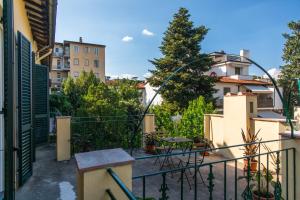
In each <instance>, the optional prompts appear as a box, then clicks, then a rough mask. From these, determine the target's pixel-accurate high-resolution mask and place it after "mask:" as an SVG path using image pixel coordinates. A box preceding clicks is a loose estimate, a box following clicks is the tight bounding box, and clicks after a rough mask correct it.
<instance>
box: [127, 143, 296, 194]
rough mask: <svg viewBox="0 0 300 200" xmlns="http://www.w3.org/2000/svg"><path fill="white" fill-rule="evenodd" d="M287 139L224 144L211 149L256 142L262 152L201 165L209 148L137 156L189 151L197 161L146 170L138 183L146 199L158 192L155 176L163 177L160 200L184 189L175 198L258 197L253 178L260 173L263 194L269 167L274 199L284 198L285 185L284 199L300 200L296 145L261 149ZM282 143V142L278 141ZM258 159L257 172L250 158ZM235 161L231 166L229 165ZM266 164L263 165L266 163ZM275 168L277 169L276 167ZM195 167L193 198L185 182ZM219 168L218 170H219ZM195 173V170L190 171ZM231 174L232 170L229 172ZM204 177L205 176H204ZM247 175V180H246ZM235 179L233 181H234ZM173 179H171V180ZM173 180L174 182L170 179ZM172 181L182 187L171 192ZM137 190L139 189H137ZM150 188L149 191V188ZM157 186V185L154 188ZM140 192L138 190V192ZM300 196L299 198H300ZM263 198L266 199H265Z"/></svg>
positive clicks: (137, 179)
mask: <svg viewBox="0 0 300 200" xmlns="http://www.w3.org/2000/svg"><path fill="white" fill-rule="evenodd" d="M285 140H289V139H282V140H269V141H260V142H253V143H248V144H238V145H232V146H224V147H219V148H211V149H210V150H211V151H213V152H215V151H222V150H223V151H224V150H229V149H230V148H239V147H245V146H247V145H253V144H257V145H258V154H256V155H254V156H241V157H237V158H231V159H226V158H222V159H220V160H217V161H209V162H204V163H201V164H197V162H196V158H197V156H198V155H199V154H203V153H204V152H206V151H207V149H203V150H195V151H189V152H178V153H172V154H161V155H150V156H142V157H137V158H136V163H137V162H145V160H147V159H160V158H163V159H164V158H167V157H173V156H184V155H187V154H192V155H194V156H193V157H194V158H195V162H194V163H195V164H194V165H189V166H186V167H178V166H177V167H172V168H169V169H166V170H157V171H151V172H147V173H143V174H142V175H136V176H134V177H133V180H134V181H139V182H138V183H137V184H136V185H138V186H139V187H140V185H141V187H142V189H141V190H138V191H139V192H138V193H139V194H138V195H141V196H142V199H147V196H149V195H147V193H151V196H153V194H154V192H153V191H149V188H148V187H146V183H147V180H149V179H150V180H151V178H152V183H153V178H154V177H156V178H157V177H159V176H160V178H158V179H157V180H161V182H160V183H158V182H155V184H157V185H160V188H157V192H156V193H155V197H156V198H158V199H159V200H167V199H174V195H173V196H172V198H171V196H170V195H172V192H174V191H176V190H177V191H180V192H179V195H178V196H176V198H175V199H177V198H178V199H198V198H200V199H251V200H252V199H255V198H253V191H252V190H251V187H252V181H253V180H252V179H253V178H254V177H253V176H254V175H256V178H257V179H258V181H257V188H258V189H257V192H258V193H260V192H261V191H260V190H261V188H262V187H261V186H262V185H261V184H262V180H263V178H264V176H263V173H262V172H263V170H265V171H264V172H267V174H268V175H269V173H270V174H271V173H272V175H274V177H275V178H274V179H273V181H274V182H273V183H274V186H273V187H274V188H273V189H271V186H270V184H267V186H266V190H267V191H266V192H267V193H268V194H269V193H270V192H271V193H272V194H273V195H274V199H276V200H277V199H278V200H279V199H281V197H282V195H283V194H282V188H283V187H285V190H286V192H285V196H284V199H290V198H291V197H292V198H291V199H294V200H296V199H297V198H296V178H295V177H296V166H295V165H296V158H295V148H285V149H278V150H274V151H271V150H270V149H269V150H268V151H266V152H263V153H262V152H261V145H265V144H266V143H271V142H278V143H279V142H284V141H285ZM278 145H279V144H278ZM290 154H292V156H289V155H290ZM280 156H285V166H282V164H280V162H279V161H280ZM262 157H263V158H264V159H266V161H262V160H261V158H262ZM253 158H255V159H257V163H258V165H257V168H258V169H257V170H256V173H254V172H255V171H251V169H250V161H251V160H252V159H253ZM271 158H273V159H275V166H273V167H272V166H271V167H270V162H271V161H270V159H271ZM241 160H246V161H247V163H248V167H247V169H242V170H241V169H239V168H238V165H240V164H239V161H241ZM289 162H291V163H292V165H293V166H292V169H293V170H292V171H289ZM229 164H231V165H229ZM262 164H263V165H262ZM218 165H221V168H223V170H222V169H221V170H220V168H217V166H218ZM232 165H233V167H234V172H233V176H229V175H228V173H229V172H228V168H229V167H228V166H232ZM280 167H282V168H283V167H284V168H285V178H286V182H285V185H281V183H280V177H282V176H283V175H282V174H281V173H282V169H281V168H280ZM203 168H206V171H207V172H208V173H207V174H206V175H205V176H204V175H201V174H199V175H198V174H197V172H198V170H200V169H203ZM272 168H273V170H272ZM192 169H193V170H194V173H193V177H194V179H193V181H194V183H193V189H191V190H190V192H193V197H191V194H190V193H189V194H188V195H187V196H185V195H186V193H185V192H184V191H186V188H185V189H184V187H185V185H184V178H183V177H184V176H185V173H186V172H187V170H188V171H190V170H192ZM217 170H218V171H217ZM238 170H241V171H242V172H240V173H239V174H241V173H242V174H243V176H238ZM220 171H223V177H222V179H223V180H221V181H220V180H216V172H218V173H220ZM174 173H177V174H178V176H179V179H178V180H179V182H177V183H178V184H174V182H172V183H168V179H167V176H168V175H171V176H173V174H174ZM190 173H191V171H190ZM229 174H230V173H229ZM199 176H201V179H202V181H203V178H204V179H205V178H206V183H204V181H203V183H204V185H203V186H204V187H205V188H206V192H207V193H206V195H204V193H201V194H199V191H198V190H199V188H198V179H197V177H199ZM202 176H203V178H202ZM219 178H220V177H219ZM242 178H244V180H243V179H242ZM229 179H231V182H232V184H231V185H230V187H233V188H231V189H233V190H231V192H229V191H228V188H229V186H228V185H227V183H228V182H229V181H230V180H229ZM232 179H233V180H232ZM169 181H170V179H169ZM170 182H171V181H170ZM169 184H170V185H171V187H178V189H175V190H174V189H173V191H171V190H170V189H171V187H170V186H169ZM220 184H221V185H222V184H223V186H221V185H220ZM241 186H243V188H240V187H241ZM290 187H292V188H293V194H292V195H290V194H289V188H290ZM134 189H135V188H134ZM147 189H148V190H147ZM152 189H153V188H152ZM202 192H203V188H202ZM134 193H136V192H134ZM298 198H299V197H298ZM258 199H260V197H258ZM261 199H262V198H261Z"/></svg>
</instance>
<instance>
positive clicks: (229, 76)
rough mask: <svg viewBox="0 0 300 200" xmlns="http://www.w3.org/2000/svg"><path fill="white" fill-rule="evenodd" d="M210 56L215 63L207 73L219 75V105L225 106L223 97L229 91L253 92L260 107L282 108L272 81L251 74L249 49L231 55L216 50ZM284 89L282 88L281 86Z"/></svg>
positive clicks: (216, 94) (217, 83)
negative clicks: (248, 59)
mask: <svg viewBox="0 0 300 200" xmlns="http://www.w3.org/2000/svg"><path fill="white" fill-rule="evenodd" d="M210 56H211V57H212V58H213V60H214V62H215V64H214V65H213V66H212V67H211V69H210V70H209V71H208V72H207V73H206V75H209V76H214V77H217V82H216V84H215V89H217V92H216V93H215V94H214V97H215V98H217V106H218V107H221V108H222V106H223V97H224V95H226V94H227V93H238V92H251V93H253V94H256V95H257V106H258V109H276V110H281V109H282V103H281V101H280V98H279V96H278V93H277V92H276V91H275V90H274V86H273V85H272V83H271V82H270V81H267V80H266V79H265V80H261V79H256V78H255V77H254V76H252V75H250V74H249V67H250V65H251V63H250V62H249V61H247V59H246V58H250V52H249V50H241V51H240V56H234V55H229V54H226V53H224V52H214V53H211V54H210ZM280 90H281V91H282V89H281V88H280Z"/></svg>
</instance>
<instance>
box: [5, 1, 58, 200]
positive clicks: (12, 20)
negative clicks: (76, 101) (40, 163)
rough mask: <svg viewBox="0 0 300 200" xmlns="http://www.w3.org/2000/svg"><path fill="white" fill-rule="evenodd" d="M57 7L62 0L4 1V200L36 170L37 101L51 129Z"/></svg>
mask: <svg viewBox="0 0 300 200" xmlns="http://www.w3.org/2000/svg"><path fill="white" fill-rule="evenodd" d="M56 7H57V0H0V18H1V23H0V111H1V112H0V199H2V197H3V196H4V199H7V200H10V199H14V190H15V189H16V188H18V187H20V186H21V185H22V184H24V183H25V182H26V181H27V180H28V179H29V178H30V176H31V175H32V162H33V161H34V145H35V134H37V133H38V132H36V131H37V130H38V128H36V124H35V122H40V121H39V119H37V118H36V115H35V114H36V112H35V111H36V109H37V106H36V105H41V107H42V109H41V110H40V111H41V112H42V113H41V114H42V115H40V116H41V117H42V118H43V119H45V120H44V121H43V122H42V123H43V124H46V126H45V127H44V128H47V124H48V122H47V119H48V116H47V112H48V106H47V104H48V103H47V102H48V96H47V93H48V83H49V80H48V68H49V67H48V66H49V63H50V61H51V58H50V57H51V53H52V48H53V44H54V41H55V39H54V36H55V22H56ZM3 72H4V73H3ZM37 74H43V75H44V76H43V75H42V76H41V75H40V76H39V77H37ZM37 88H38V89H39V92H37V90H36V89H37ZM37 93H38V95H36V94H37ZM40 103H41V104H40ZM2 108H3V109H2ZM40 119H41V118H40ZM44 130H45V129H44ZM44 130H43V131H44ZM4 144H5V145H4ZM3 150H4V151H3Z"/></svg>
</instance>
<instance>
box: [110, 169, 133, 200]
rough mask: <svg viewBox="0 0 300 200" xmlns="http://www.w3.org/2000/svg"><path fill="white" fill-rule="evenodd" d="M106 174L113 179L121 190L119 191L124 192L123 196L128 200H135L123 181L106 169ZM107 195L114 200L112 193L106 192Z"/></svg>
mask: <svg viewBox="0 0 300 200" xmlns="http://www.w3.org/2000/svg"><path fill="white" fill-rule="evenodd" d="M107 173H108V174H109V175H110V176H111V177H112V178H113V180H114V181H115V182H116V183H117V184H118V186H119V187H120V188H121V190H122V191H123V192H124V194H125V195H126V196H127V198H128V199H129V200H137V199H136V197H135V196H134V195H133V193H132V192H131V191H130V190H129V189H128V188H127V187H126V185H125V184H124V183H123V181H122V180H121V179H120V178H119V176H118V175H117V174H116V173H115V172H114V171H113V170H112V169H111V168H108V169H107ZM108 195H109V196H110V198H111V199H112V200H113V199H115V197H114V195H113V194H112V192H110V193H109V192H108Z"/></svg>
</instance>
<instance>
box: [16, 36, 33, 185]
mask: <svg viewBox="0 0 300 200" xmlns="http://www.w3.org/2000/svg"><path fill="white" fill-rule="evenodd" d="M31 63H32V61H31V45H30V42H29V41H28V40H27V39H26V38H25V37H24V36H23V35H22V34H21V33H20V32H18V138H19V141H18V144H19V151H18V158H19V163H18V166H19V168H18V169H19V170H18V172H19V185H20V186H21V185H23V184H24V183H25V182H26V180H27V179H28V178H29V177H30V176H31V175H32V155H33V154H32V114H31V113H32V109H31V69H32V68H31Z"/></svg>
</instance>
